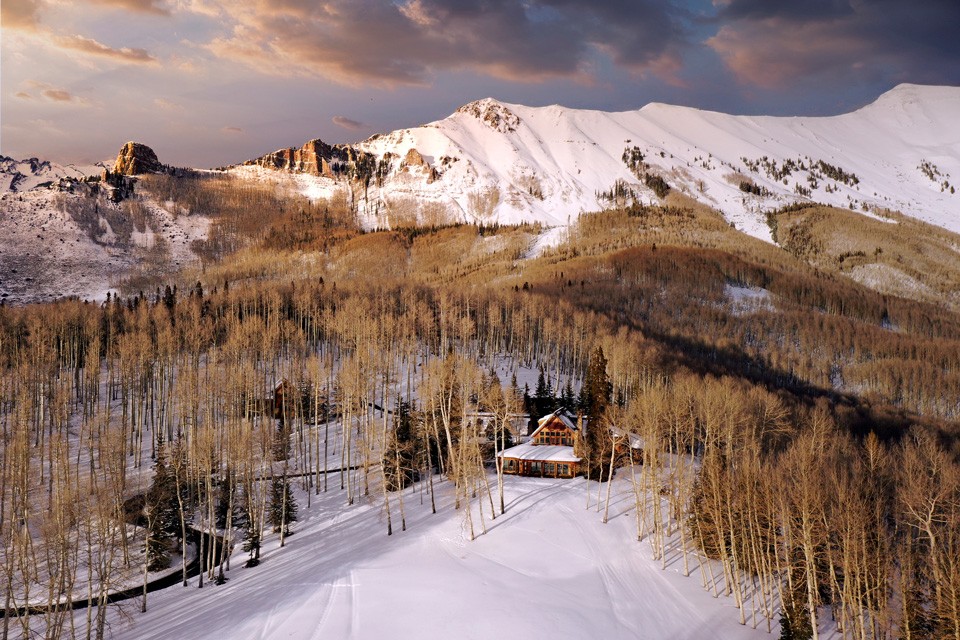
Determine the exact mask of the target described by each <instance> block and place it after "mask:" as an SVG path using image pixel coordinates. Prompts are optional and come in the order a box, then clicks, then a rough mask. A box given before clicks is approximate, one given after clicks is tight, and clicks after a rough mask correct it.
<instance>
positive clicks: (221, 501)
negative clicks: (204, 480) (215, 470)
mask: <svg viewBox="0 0 960 640" xmlns="http://www.w3.org/2000/svg"><path fill="white" fill-rule="evenodd" d="M235 491H236V483H235V482H234V479H233V472H232V471H231V469H230V467H227V472H226V475H225V476H224V477H223V478H222V479H221V480H220V483H219V484H218V486H217V504H216V507H214V516H215V517H216V522H217V528H218V529H225V528H226V527H227V514H228V513H229V511H230V506H231V504H233V507H234V508H233V517H232V518H231V525H232V526H237V523H236V522H237V512H238V510H239V509H238V506H237V505H236V504H235V502H236V500H235V499H234V493H235Z"/></svg>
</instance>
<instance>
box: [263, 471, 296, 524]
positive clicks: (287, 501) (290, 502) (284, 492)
mask: <svg viewBox="0 0 960 640" xmlns="http://www.w3.org/2000/svg"><path fill="white" fill-rule="evenodd" d="M267 516H268V517H267V521H268V522H269V524H270V526H272V527H273V532H274V533H280V532H281V530H282V531H283V535H285V536H289V535H290V523H291V522H296V521H297V502H296V500H294V499H293V493H292V492H291V491H290V483H289V482H287V477H286V476H274V477H273V481H272V483H271V485H270V507H269V509H268V514H267Z"/></svg>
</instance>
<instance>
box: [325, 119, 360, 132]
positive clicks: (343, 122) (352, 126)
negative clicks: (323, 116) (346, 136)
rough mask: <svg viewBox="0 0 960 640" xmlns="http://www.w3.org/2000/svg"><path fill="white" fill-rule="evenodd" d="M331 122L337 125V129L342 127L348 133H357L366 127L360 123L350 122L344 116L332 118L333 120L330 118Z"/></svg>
mask: <svg viewBox="0 0 960 640" xmlns="http://www.w3.org/2000/svg"><path fill="white" fill-rule="evenodd" d="M331 121H332V122H333V124H335V125H337V126H338V127H343V128H344V129H349V130H350V131H357V130H359V129H363V128H364V127H366V126H367V125H365V124H364V123H362V122H357V121H356V120H351V119H350V118H348V117H346V116H333V118H331Z"/></svg>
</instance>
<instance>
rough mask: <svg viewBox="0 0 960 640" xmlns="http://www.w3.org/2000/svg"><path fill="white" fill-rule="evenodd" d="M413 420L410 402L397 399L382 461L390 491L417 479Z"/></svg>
mask: <svg viewBox="0 0 960 640" xmlns="http://www.w3.org/2000/svg"><path fill="white" fill-rule="evenodd" d="M414 420H415V418H414V414H413V410H412V408H411V406H410V403H409V402H407V401H405V400H400V401H398V402H397V406H396V408H395V409H394V411H393V431H392V432H391V433H390V434H389V436H388V438H389V439H388V441H387V446H386V447H385V449H384V454H383V461H382V464H383V469H384V471H383V472H384V475H385V477H386V479H387V489H389V490H390V491H396V490H398V489H403V488H404V487H407V486H409V485H410V484H411V483H413V482H416V480H417V477H418V475H417V471H416V469H415V468H414V467H415V465H414V462H413V458H414V453H415V450H416V448H417V447H416V430H415V429H414Z"/></svg>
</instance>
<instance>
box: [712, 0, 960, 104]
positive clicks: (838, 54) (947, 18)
mask: <svg viewBox="0 0 960 640" xmlns="http://www.w3.org/2000/svg"><path fill="white" fill-rule="evenodd" d="M717 22H718V24H719V28H718V30H717V32H716V34H715V35H714V36H712V37H711V38H709V39H708V40H707V41H706V44H707V46H709V47H710V48H712V49H713V50H714V51H715V52H716V53H717V54H718V55H719V56H720V58H721V59H722V60H723V62H724V63H725V64H726V66H727V67H728V68H729V69H730V70H731V71H732V72H733V73H734V75H735V76H736V77H737V79H738V80H739V81H740V82H741V83H743V84H747V85H760V86H764V87H773V88H777V87H783V86H788V85H790V84H792V83H794V82H796V81H798V80H804V79H807V80H809V79H814V78H829V79H830V81H831V82H833V83H835V84H841V83H844V82H847V81H849V80H851V79H853V78H863V77H867V76H870V77H879V78H885V79H886V80H887V81H897V82H898V81H902V80H907V79H909V80H911V81H914V82H923V81H930V82H939V83H944V82H957V81H960V39H958V38H957V37H956V25H957V24H960V3H957V2H956V1H955V0H928V1H926V2H922V3H903V2H898V1H896V0H859V1H854V0H815V1H811V2H791V1H788V0H730V1H729V2H727V3H725V4H724V5H722V6H721V7H720V9H719V11H718V13H717Z"/></svg>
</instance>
